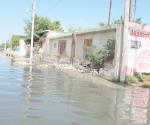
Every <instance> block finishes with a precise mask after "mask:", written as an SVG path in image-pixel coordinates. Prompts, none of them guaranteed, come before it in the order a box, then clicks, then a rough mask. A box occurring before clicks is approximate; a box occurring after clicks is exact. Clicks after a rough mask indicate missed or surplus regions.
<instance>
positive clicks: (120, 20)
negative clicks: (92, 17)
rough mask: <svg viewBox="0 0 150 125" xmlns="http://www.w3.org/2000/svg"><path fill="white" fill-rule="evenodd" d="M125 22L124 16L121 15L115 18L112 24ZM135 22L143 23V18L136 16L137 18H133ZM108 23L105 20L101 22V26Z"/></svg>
mask: <svg viewBox="0 0 150 125" xmlns="http://www.w3.org/2000/svg"><path fill="white" fill-rule="evenodd" d="M123 22H124V19H123V17H122V16H121V17H120V18H119V19H116V20H114V21H113V22H112V24H121V23H123ZM133 22H135V23H139V24H141V23H142V19H141V18H136V19H135V20H133ZM107 25H108V24H107V23H105V22H101V23H100V26H107Z"/></svg>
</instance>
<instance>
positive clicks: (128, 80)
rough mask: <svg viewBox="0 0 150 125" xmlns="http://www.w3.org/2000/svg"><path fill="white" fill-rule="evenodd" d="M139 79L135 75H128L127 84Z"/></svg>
mask: <svg viewBox="0 0 150 125" xmlns="http://www.w3.org/2000/svg"><path fill="white" fill-rule="evenodd" d="M137 81H138V79H137V78H136V77H135V76H126V77H125V83H127V84H133V83H137Z"/></svg>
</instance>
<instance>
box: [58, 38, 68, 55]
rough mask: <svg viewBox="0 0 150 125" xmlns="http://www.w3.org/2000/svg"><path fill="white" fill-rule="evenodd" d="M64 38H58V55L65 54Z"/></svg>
mask: <svg viewBox="0 0 150 125" xmlns="http://www.w3.org/2000/svg"><path fill="white" fill-rule="evenodd" d="M66 43H67V41H66V40H60V41H59V48H58V49H59V54H60V56H66Z"/></svg>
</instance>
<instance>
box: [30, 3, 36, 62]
mask: <svg viewBox="0 0 150 125" xmlns="http://www.w3.org/2000/svg"><path fill="white" fill-rule="evenodd" d="M35 8H36V0H33V3H32V31H31V46H30V63H32V58H33V42H34V22H35Z"/></svg>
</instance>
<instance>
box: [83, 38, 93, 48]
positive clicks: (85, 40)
mask: <svg viewBox="0 0 150 125" xmlns="http://www.w3.org/2000/svg"><path fill="white" fill-rule="evenodd" d="M91 46H92V39H84V47H91Z"/></svg>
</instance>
